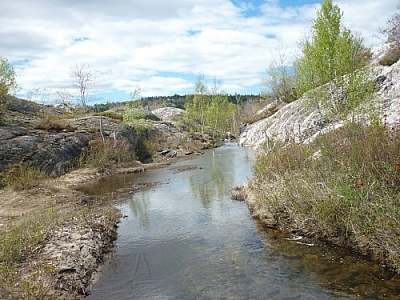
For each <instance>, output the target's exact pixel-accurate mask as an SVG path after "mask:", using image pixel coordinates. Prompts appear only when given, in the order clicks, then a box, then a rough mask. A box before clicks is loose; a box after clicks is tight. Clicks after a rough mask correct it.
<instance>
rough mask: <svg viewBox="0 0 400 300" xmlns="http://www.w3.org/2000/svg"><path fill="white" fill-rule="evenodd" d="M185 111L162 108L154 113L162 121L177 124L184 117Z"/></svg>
mask: <svg viewBox="0 0 400 300" xmlns="http://www.w3.org/2000/svg"><path fill="white" fill-rule="evenodd" d="M183 112H184V110H183V109H180V108H177V107H161V108H157V109H155V110H153V111H152V113H153V114H154V115H156V116H157V117H158V118H160V119H161V120H162V121H168V122H175V121H176V120H177V119H178V118H180V117H181V116H182V115H183Z"/></svg>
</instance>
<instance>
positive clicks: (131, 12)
mask: <svg viewBox="0 0 400 300" xmlns="http://www.w3.org/2000/svg"><path fill="white" fill-rule="evenodd" d="M236 2H237V1H236ZM286 2H288V1H286ZM304 2H305V1H302V3H304ZM314 2H315V1H311V0H310V1H309V3H310V4H308V5H298V4H296V3H298V1H296V0H293V1H292V3H293V4H292V5H286V6H285V7H283V6H281V5H279V3H280V1H277V0H265V1H264V2H263V4H262V5H261V6H257V3H258V4H259V3H260V1H255V0H254V1H247V2H243V4H240V5H239V6H235V5H234V4H233V3H232V2H231V1H228V0H203V1H197V0H170V1H164V0H152V1H148V0H134V1H133V0H120V1H118V2H111V1H102V2H101V4H99V1H95V0H86V1H78V0H58V1H54V0H42V1H39V0H17V1H6V3H3V4H2V14H1V16H0V21H1V24H2V26H1V27H0V40H1V41H2V43H1V44H0V55H1V56H3V57H6V58H8V59H9V61H10V62H12V63H15V67H16V71H17V75H18V83H19V85H20V86H21V87H22V88H23V89H24V91H27V90H30V89H32V88H34V87H41V88H47V89H52V90H54V91H55V90H57V89H65V88H67V87H69V86H71V82H72V79H71V74H70V67H71V66H72V65H74V64H75V63H87V64H89V66H90V68H91V69H93V71H94V72H95V73H96V75H97V76H98V77H99V84H98V87H97V89H98V91H99V92H107V91H113V90H118V91H125V92H129V91H131V90H133V89H134V88H135V86H136V85H139V86H140V87H141V90H142V95H169V94H175V93H187V92H189V91H191V89H192V87H193V85H194V81H191V80H193V78H195V76H196V74H199V73H204V74H205V75H206V76H207V77H209V78H213V77H216V78H217V79H220V80H221V81H222V82H223V88H224V89H225V90H226V91H227V92H229V93H235V92H238V93H241V92H244V91H246V92H248V91H253V92H254V93H258V92H260V91H261V90H262V79H263V77H264V76H265V70H266V69H267V68H268V65H269V64H270V61H271V60H273V59H276V58H277V56H278V53H279V52H280V51H284V52H285V53H286V55H287V58H288V60H291V59H293V58H294V57H295V55H296V52H298V46H297V44H298V42H299V40H300V38H301V37H302V36H303V35H304V34H305V33H306V32H307V31H308V28H309V27H310V25H311V24H312V20H313V19H314V18H315V12H316V9H317V7H318V6H317V5H316V4H312V3H314ZM389 2H391V3H389ZM393 2H394V1H376V0H363V1H361V0H353V1H347V0H338V1H334V3H335V4H338V5H339V7H340V8H341V9H342V10H343V11H344V22H345V24H346V26H347V27H349V28H351V29H354V30H358V31H360V32H361V33H362V34H363V36H364V37H365V41H366V44H367V45H376V44H379V43H381V42H382V40H379V39H378V38H377V35H378V34H377V32H378V29H379V27H383V26H384V25H385V22H386V20H387V19H388V18H389V17H390V15H391V14H392V13H393V12H394V10H395V8H396V3H393ZM255 12H256V14H254V13H255Z"/></svg>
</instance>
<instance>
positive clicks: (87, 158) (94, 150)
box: [79, 138, 135, 167]
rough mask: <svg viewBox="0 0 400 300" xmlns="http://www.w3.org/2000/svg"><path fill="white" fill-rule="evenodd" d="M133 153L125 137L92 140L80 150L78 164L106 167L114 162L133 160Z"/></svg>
mask: <svg viewBox="0 0 400 300" xmlns="http://www.w3.org/2000/svg"><path fill="white" fill-rule="evenodd" d="M134 160H135V153H134V150H133V149H132V146H131V144H130V143H129V142H128V141H127V140H125V139H118V140H116V141H114V140H113V139H105V140H104V141H103V140H102V139H100V138H99V139H97V140H92V141H90V142H89V145H88V147H87V148H86V149H85V150H84V151H83V152H82V154H81V156H80V158H79V162H80V166H81V167H82V166H89V167H108V166H111V165H115V164H120V163H126V162H133V161H134Z"/></svg>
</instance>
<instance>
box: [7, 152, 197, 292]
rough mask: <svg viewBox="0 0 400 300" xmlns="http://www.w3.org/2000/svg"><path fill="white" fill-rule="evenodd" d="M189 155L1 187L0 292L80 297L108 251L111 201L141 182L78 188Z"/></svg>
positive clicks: (116, 215)
mask: <svg viewBox="0 0 400 300" xmlns="http://www.w3.org/2000/svg"><path fill="white" fill-rule="evenodd" d="M189 157H190V155H189V156H184V157H180V158H173V159H168V160H164V161H160V162H158V163H151V164H142V165H139V166H134V167H129V166H126V165H125V166H124V167H122V166H120V167H118V166H116V167H114V168H112V169H105V168H81V169H77V170H74V171H72V172H70V173H67V174H65V175H63V176H61V177H59V178H56V179H48V180H46V181H44V182H42V183H41V184H40V185H39V186H36V187H34V188H32V189H27V190H19V191H16V190H14V189H12V188H11V187H6V188H4V189H1V190H0V198H1V199H4V200H3V201H2V205H1V207H0V234H1V237H2V241H3V243H2V248H1V250H2V251H1V252H2V259H3V260H2V262H1V263H0V296H1V297H0V298H2V299H3V298H4V299H8V298H9V299H54V298H62V299H80V298H84V297H85V296H86V295H87V294H89V293H90V289H91V285H92V284H93V282H94V281H95V279H96V274H97V273H98V270H99V268H100V267H101V265H102V263H103V262H104V260H105V259H106V257H107V256H108V255H110V253H112V251H113V247H114V246H113V242H114V240H115V239H116V237H117V227H118V223H119V220H120V217H121V216H120V212H119V211H118V210H117V209H115V208H114V204H116V203H118V202H119V201H121V200H123V199H126V195H128V194H129V193H132V191H137V190H139V189H142V188H145V187H146V186H143V185H138V186H132V187H130V190H129V191H119V192H116V193H113V194H112V195H108V196H102V197H93V196H89V195H86V194H84V193H83V192H81V191H79V188H80V187H83V186H84V185H86V184H89V183H90V182H93V181H96V180H98V179H100V178H106V177H107V176H111V175H114V174H122V173H132V172H143V171H145V170H146V169H150V168H160V167H164V166H166V165H169V164H170V163H171V162H173V161H175V160H177V159H187V158H189ZM124 197H125V198H124Z"/></svg>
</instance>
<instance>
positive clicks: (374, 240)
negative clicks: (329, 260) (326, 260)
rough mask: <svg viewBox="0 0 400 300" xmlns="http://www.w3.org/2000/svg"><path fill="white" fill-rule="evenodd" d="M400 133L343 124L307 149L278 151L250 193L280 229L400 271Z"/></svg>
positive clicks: (261, 162) (262, 161)
mask: <svg viewBox="0 0 400 300" xmlns="http://www.w3.org/2000/svg"><path fill="white" fill-rule="evenodd" d="M399 149H400V132H397V131H391V132H388V131H387V129H386V128H384V127H363V126H361V125H355V124H349V125H348V126H346V127H345V128H342V129H340V130H338V131H336V132H332V133H330V134H327V135H325V136H321V137H320V138H319V139H317V140H316V141H315V142H314V143H313V144H310V145H294V144H292V145H288V146H285V147H279V146H276V147H275V148H274V149H273V150H272V151H270V152H269V153H267V152H264V153H262V154H261V155H260V156H259V157H258V159H257V162H256V164H255V166H254V171H255V178H254V180H253V183H252V185H253V189H254V191H255V193H257V198H258V199H259V200H258V202H259V203H260V204H261V207H262V209H265V211H267V212H268V215H271V216H273V220H272V221H271V222H272V223H273V224H271V225H276V226H278V227H280V228H284V229H287V230H295V231H300V232H302V233H305V234H308V235H310V236H314V237H316V238H320V239H324V240H328V241H331V242H333V243H336V244H340V245H345V246H348V247H352V248H354V249H355V250H357V251H359V252H361V253H363V254H368V255H370V256H371V257H373V258H374V259H376V260H378V261H380V262H382V263H385V264H387V265H390V266H391V267H393V268H395V269H396V270H397V271H400V250H399V249H400V240H399V239H398V236H399V235H400V205H399V204H400V153H399V152H398V151H399Z"/></svg>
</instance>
